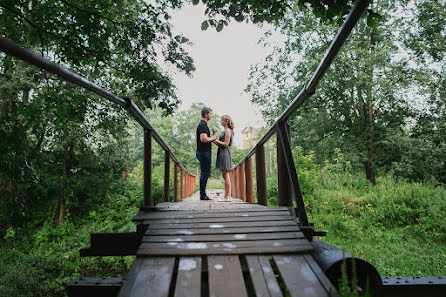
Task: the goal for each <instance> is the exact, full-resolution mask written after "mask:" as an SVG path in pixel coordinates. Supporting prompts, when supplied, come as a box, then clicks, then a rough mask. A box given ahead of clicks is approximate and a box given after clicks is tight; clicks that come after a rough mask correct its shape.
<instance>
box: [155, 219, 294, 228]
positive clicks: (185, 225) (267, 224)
mask: <svg viewBox="0 0 446 297" xmlns="http://www.w3.org/2000/svg"><path fill="white" fill-rule="evenodd" d="M212 225H213V223H181V224H164V223H158V222H154V223H151V224H150V229H152V230H157V229H187V228H212ZM219 225H220V226H223V227H221V228H229V227H233V228H240V227H277V226H297V223H296V222H295V221H294V220H285V221H266V222H261V221H259V222H243V224H240V222H224V223H219Z"/></svg>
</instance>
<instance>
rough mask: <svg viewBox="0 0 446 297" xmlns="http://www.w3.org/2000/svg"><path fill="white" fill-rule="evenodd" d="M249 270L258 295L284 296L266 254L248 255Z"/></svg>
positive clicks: (261, 296)
mask: <svg viewBox="0 0 446 297" xmlns="http://www.w3.org/2000/svg"><path fill="white" fill-rule="evenodd" d="M246 262H247V263H248V270H249V274H250V276H251V281H252V284H253V286H254V291H255V295H256V296H257V297H282V296H283V295H282V292H281V290H280V287H279V283H278V282H277V280H276V277H275V275H274V272H273V269H272V268H271V265H270V263H269V261H268V259H267V258H266V256H253V255H248V256H246Z"/></svg>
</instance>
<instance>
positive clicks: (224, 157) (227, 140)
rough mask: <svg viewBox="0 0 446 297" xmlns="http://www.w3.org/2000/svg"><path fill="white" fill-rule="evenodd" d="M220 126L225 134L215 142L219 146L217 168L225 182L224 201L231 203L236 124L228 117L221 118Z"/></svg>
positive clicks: (222, 133)
mask: <svg viewBox="0 0 446 297" xmlns="http://www.w3.org/2000/svg"><path fill="white" fill-rule="evenodd" d="M220 124H221V125H222V126H223V128H224V129H223V132H221V134H220V137H219V138H218V139H216V140H215V141H214V143H215V144H216V145H218V151H217V162H216V167H217V168H218V169H220V170H221V175H222V176H223V179H224V181H225V197H224V199H223V200H222V201H225V202H226V201H231V179H230V178H229V172H230V171H231V168H232V157H231V150H230V149H229V147H230V146H231V145H232V136H233V135H234V123H233V122H232V119H231V117H230V116H228V115H224V116H222V117H221V122H220Z"/></svg>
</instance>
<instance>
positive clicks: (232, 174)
mask: <svg viewBox="0 0 446 297" xmlns="http://www.w3.org/2000/svg"><path fill="white" fill-rule="evenodd" d="M233 172H234V170H231V172H230V173H229V178H230V181H231V197H235V196H234V173H233Z"/></svg>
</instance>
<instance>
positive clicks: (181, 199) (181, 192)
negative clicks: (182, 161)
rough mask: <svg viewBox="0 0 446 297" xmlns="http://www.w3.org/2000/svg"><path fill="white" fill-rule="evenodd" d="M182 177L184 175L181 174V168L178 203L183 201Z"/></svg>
mask: <svg viewBox="0 0 446 297" xmlns="http://www.w3.org/2000/svg"><path fill="white" fill-rule="evenodd" d="M183 176H184V173H183V168H181V173H180V177H181V179H180V201H183V186H184V185H183V179H184V178H183Z"/></svg>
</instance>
